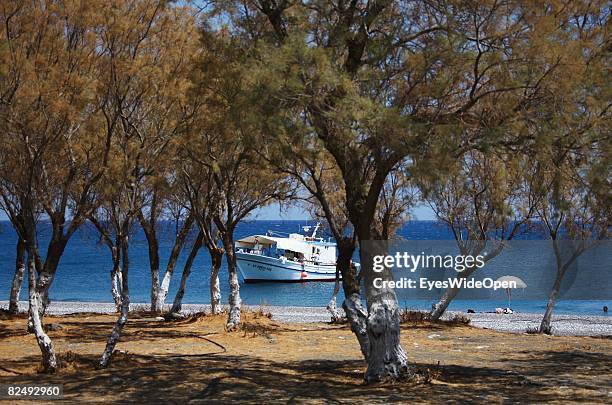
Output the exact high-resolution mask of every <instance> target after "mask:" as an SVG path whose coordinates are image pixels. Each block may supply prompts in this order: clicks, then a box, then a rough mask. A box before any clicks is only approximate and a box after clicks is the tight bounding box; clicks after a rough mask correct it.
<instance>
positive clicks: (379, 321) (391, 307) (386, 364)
mask: <svg viewBox="0 0 612 405" xmlns="http://www.w3.org/2000/svg"><path fill="white" fill-rule="evenodd" d="M385 252H386V248H385V246H384V244H383V243H382V242H381V243H377V242H373V244H372V245H369V246H368V247H367V248H364V247H363V246H362V247H361V249H360V258H361V266H362V277H363V279H364V284H365V292H366V300H367V302H368V321H367V332H368V342H369V353H368V356H367V362H368V369H367V371H366V375H365V380H366V382H368V383H371V382H376V381H382V380H385V379H388V378H390V379H398V378H400V377H402V376H403V375H406V374H407V373H408V371H409V367H408V358H407V356H406V352H405V351H404V348H403V347H402V346H401V344H400V314H399V306H398V304H397V297H396V295H395V291H394V290H393V289H391V288H376V287H374V279H375V278H378V277H380V278H382V279H383V280H393V274H392V273H391V271H390V270H388V269H386V270H383V271H382V272H381V273H375V272H374V271H373V270H372V263H373V256H374V255H378V254H384V253H385ZM385 285H386V284H385Z"/></svg>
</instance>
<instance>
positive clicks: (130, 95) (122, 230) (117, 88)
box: [97, 0, 195, 367]
mask: <svg viewBox="0 0 612 405" xmlns="http://www.w3.org/2000/svg"><path fill="white" fill-rule="evenodd" d="M105 12H106V13H107V14H106V16H107V17H106V24H104V25H103V26H102V27H101V28H100V29H101V34H100V36H101V38H102V43H101V45H100V47H101V48H102V49H103V51H104V58H103V63H101V65H100V80H101V85H102V86H103V87H104V88H106V89H108V93H109V94H110V102H109V103H108V105H106V106H105V109H104V110H103V113H104V116H105V117H119V121H118V125H117V126H115V127H113V142H112V144H111V146H112V152H113V153H112V162H111V163H110V164H109V170H108V173H107V175H106V176H105V179H104V184H103V185H102V186H101V187H99V188H98V190H97V193H98V195H99V196H100V197H101V199H102V201H103V204H104V207H105V209H106V210H107V212H108V213H110V214H111V216H112V220H111V221H110V223H111V225H112V226H113V227H114V233H115V235H116V237H117V238H118V239H120V241H121V242H120V244H121V250H120V255H121V272H122V285H121V312H120V315H119V317H118V319H117V322H116V323H115V325H114V327H113V330H112V332H111V335H110V337H109V339H108V342H107V344H106V348H105V350H104V353H103V354H102V357H101V359H100V362H99V365H100V367H106V366H108V364H109V363H110V360H111V356H112V353H113V350H114V347H115V344H116V343H117V341H118V340H119V338H120V336H121V332H122V330H123V327H124V325H125V324H126V322H127V319H128V314H129V301H130V298H129V283H128V279H129V276H128V273H129V234H130V230H131V228H132V226H133V224H134V221H136V220H137V219H138V216H139V215H141V214H142V212H143V207H144V206H145V204H147V202H148V200H147V198H148V196H150V195H151V194H150V191H151V190H155V189H156V187H158V186H159V184H160V183H163V182H164V181H167V180H168V178H167V177H166V176H167V172H165V171H164V170H163V168H165V167H168V163H167V162H169V161H170V160H171V158H172V153H173V152H172V151H173V147H174V144H173V141H174V139H175V137H176V136H177V134H178V133H179V132H180V129H181V125H182V122H183V120H184V119H185V114H186V111H188V110H186V109H185V108H184V106H185V102H184V95H185V93H186V89H187V87H188V86H189V79H188V78H187V77H186V76H185V75H186V73H185V72H186V66H188V65H189V61H190V57H191V56H192V54H191V51H192V50H193V47H192V45H193V43H194V42H193V38H194V35H195V22H194V20H193V17H192V15H191V13H190V12H189V10H188V9H186V8H182V7H167V5H166V3H165V2H164V1H146V0H142V1H138V2H135V3H132V2H121V3H119V4H114V5H111V6H109V7H108V9H105ZM155 218H157V216H155Z"/></svg>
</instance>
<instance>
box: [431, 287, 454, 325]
mask: <svg viewBox="0 0 612 405" xmlns="http://www.w3.org/2000/svg"><path fill="white" fill-rule="evenodd" d="M457 294H459V288H456V287H449V288H447V289H446V290H444V294H442V297H440V300H439V301H438V302H436V303H435V304H433V306H432V308H431V312H429V319H430V320H432V321H437V320H438V319H440V317H441V316H442V315H444V313H445V312H446V310H447V309H448V306H449V305H450V303H451V301H452V300H454V299H455V297H456V296H457Z"/></svg>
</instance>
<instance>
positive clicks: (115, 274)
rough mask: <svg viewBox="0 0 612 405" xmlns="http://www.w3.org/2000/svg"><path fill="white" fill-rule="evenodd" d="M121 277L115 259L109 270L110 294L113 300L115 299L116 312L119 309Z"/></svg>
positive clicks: (119, 268)
mask: <svg viewBox="0 0 612 405" xmlns="http://www.w3.org/2000/svg"><path fill="white" fill-rule="evenodd" d="M121 279H122V274H121V266H120V265H119V262H118V261H117V262H116V263H114V264H113V269H112V270H111V294H112V296H113V301H115V308H116V309H117V312H120V311H121V283H122V281H121Z"/></svg>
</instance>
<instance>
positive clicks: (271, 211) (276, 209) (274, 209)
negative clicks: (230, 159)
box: [253, 204, 435, 221]
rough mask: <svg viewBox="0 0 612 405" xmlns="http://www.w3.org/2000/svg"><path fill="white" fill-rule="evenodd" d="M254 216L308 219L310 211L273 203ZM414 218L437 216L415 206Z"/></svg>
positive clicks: (261, 217)
mask: <svg viewBox="0 0 612 405" xmlns="http://www.w3.org/2000/svg"><path fill="white" fill-rule="evenodd" d="M253 216H254V217H255V218H256V219H267V220H274V219H298V220H305V219H308V213H307V212H306V211H304V210H303V209H302V208H300V207H290V208H288V209H285V210H284V211H282V212H281V210H280V206H279V205H278V204H271V205H268V206H267V207H263V208H259V209H257V210H255V212H254V213H253ZM413 216H414V219H417V220H421V221H427V220H432V219H434V218H435V216H434V213H433V211H432V210H431V208H429V207H427V206H419V207H417V208H415V210H414V212H413Z"/></svg>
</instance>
